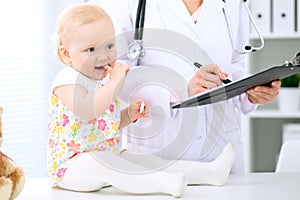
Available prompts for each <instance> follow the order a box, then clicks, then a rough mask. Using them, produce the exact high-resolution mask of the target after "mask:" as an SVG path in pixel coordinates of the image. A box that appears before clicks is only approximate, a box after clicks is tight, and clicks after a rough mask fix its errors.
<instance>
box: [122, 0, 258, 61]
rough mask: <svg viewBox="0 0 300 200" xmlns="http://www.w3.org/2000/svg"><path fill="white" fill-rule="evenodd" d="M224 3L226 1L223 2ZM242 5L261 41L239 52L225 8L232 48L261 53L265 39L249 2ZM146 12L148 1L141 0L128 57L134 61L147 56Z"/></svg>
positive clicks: (237, 51)
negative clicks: (145, 35) (145, 43)
mask: <svg viewBox="0 0 300 200" xmlns="http://www.w3.org/2000/svg"><path fill="white" fill-rule="evenodd" d="M222 1H223V2H224V3H226V2H225V0H222ZM242 3H243V4H244V6H245V8H246V10H247V13H248V16H249V17H250V21H251V23H252V24H253V25H254V28H255V31H256V32H257V34H258V37H259V40H260V45H259V46H257V47H254V46H251V45H246V46H245V47H244V50H238V49H237V48H236V46H235V43H234V41H233V34H232V29H231V25H230V20H229V17H228V14H227V10H226V8H225V7H224V8H223V13H224V16H225V20H226V24H227V29H228V32H229V36H230V41H231V46H232V48H233V50H234V51H235V52H236V53H238V54H246V53H251V52H255V51H259V50H261V49H262V48H263V47H264V39H263V37H262V34H261V33H260V31H259V29H258V26H257V24H256V22H255V20H254V18H253V16H252V14H251V11H250V9H249V6H248V5H247V0H242ZM145 11H146V0H139V4H138V8H137V13H136V22H135V29H134V40H133V42H132V43H131V44H130V45H129V46H128V51H127V56H128V58H129V59H131V60H134V59H140V58H142V57H143V56H144V55H145V49H144V47H143V29H144V21H145Z"/></svg>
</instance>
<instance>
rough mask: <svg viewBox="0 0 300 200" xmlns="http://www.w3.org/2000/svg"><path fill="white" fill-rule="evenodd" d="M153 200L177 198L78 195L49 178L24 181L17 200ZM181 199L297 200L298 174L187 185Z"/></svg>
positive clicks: (109, 191)
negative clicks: (217, 185)
mask: <svg viewBox="0 0 300 200" xmlns="http://www.w3.org/2000/svg"><path fill="white" fill-rule="evenodd" d="M69 199H70V200H96V199H97V200H99V199H104V200H111V199H115V200H123V199H124V200H125V199H126V200H135V199H138V200H150V199H151V200H152V199H159V200H161V199H173V200H175V199H177V198H174V197H172V196H168V195H162V194H151V195H134V194H128V193H126V192H122V191H120V190H118V189H116V188H114V187H108V188H104V189H101V190H99V191H97V192H91V193H80V192H71V191H65V190H59V189H52V187H51V183H50V181H49V179H48V178H27V180H26V185H25V188H24V189H23V191H22V193H21V194H20V195H19V196H18V197H17V198H16V200H69ZM180 199H193V200H196V199H203V200H248V199H249V200H250V199H251V200H300V173H253V174H240V175H235V174H232V175H230V177H229V180H228V182H227V183H226V185H224V186H222V187H214V186H206V185H201V186H188V187H187V188H186V191H185V194H184V195H183V196H182V197H181V198H180Z"/></svg>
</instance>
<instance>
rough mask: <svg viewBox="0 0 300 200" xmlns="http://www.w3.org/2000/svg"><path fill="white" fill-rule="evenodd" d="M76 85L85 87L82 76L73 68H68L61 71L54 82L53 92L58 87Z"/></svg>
mask: <svg viewBox="0 0 300 200" xmlns="http://www.w3.org/2000/svg"><path fill="white" fill-rule="evenodd" d="M75 84H77V85H78V84H80V85H82V86H84V87H85V83H84V80H83V79H82V76H81V74H80V73H79V72H77V71H76V70H75V69H73V68H72V67H69V66H67V67H64V68H63V69H62V70H61V71H59V72H58V73H57V75H56V76H55V78H54V81H53V82H52V86H51V92H53V89H54V88H56V87H59V86H63V85H75Z"/></svg>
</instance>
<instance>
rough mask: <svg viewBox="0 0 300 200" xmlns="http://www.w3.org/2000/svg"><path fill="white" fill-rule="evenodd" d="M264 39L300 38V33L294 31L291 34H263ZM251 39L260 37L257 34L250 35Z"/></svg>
mask: <svg viewBox="0 0 300 200" xmlns="http://www.w3.org/2000/svg"><path fill="white" fill-rule="evenodd" d="M263 38H264V39H272V40H276V39H300V33H294V34H289V35H276V34H271V33H270V34H268V35H263ZM250 40H259V37H258V36H257V35H255V34H254V35H250Z"/></svg>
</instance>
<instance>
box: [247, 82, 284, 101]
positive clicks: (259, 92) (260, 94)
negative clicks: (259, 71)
mask: <svg viewBox="0 0 300 200" xmlns="http://www.w3.org/2000/svg"><path fill="white" fill-rule="evenodd" d="M280 86H281V82H280V81H273V82H272V83H271V84H270V85H268V86H256V87H253V88H251V89H249V90H248V91H247V94H248V99H249V101H250V102H251V103H254V104H267V103H269V102H271V101H273V100H274V99H275V97H276V96H277V95H278V94H279V88H280Z"/></svg>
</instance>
